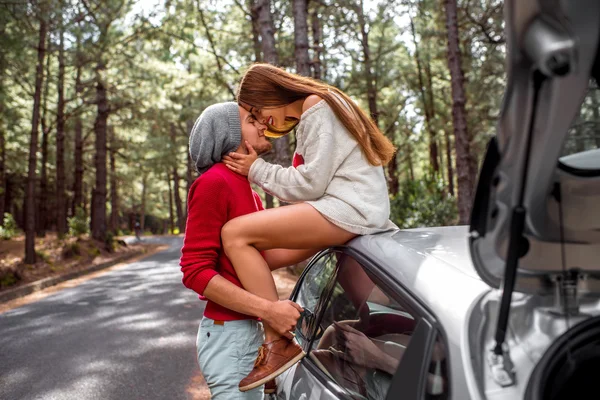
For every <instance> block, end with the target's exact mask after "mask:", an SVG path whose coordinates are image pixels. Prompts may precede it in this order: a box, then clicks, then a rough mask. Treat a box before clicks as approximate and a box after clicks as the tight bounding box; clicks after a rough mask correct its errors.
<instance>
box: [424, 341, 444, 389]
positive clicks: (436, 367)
mask: <svg viewBox="0 0 600 400" xmlns="http://www.w3.org/2000/svg"><path fill="white" fill-rule="evenodd" d="M447 359H448V357H447V355H446V346H445V344H444V340H443V338H442V336H441V335H440V334H438V335H437V339H436V341H435V344H434V346H433V350H432V352H431V361H430V363H429V370H428V371H427V381H426V390H425V399H427V400H446V399H447V398H448V394H449V389H448V382H449V380H448V362H447Z"/></svg>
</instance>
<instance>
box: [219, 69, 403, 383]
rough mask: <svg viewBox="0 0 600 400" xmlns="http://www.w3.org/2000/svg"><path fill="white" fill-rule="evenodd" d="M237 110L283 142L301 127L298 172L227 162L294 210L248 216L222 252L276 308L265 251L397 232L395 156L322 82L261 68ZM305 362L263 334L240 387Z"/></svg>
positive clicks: (274, 336) (242, 90)
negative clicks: (391, 192)
mask: <svg viewBox="0 0 600 400" xmlns="http://www.w3.org/2000/svg"><path fill="white" fill-rule="evenodd" d="M238 103H239V104H240V105H241V106H242V107H244V108H246V109H247V110H248V111H250V112H251V113H252V114H254V115H255V117H256V118H257V120H258V121H260V122H262V123H264V124H266V125H267V131H266V132H265V135H267V136H271V137H281V136H283V135H285V134H287V133H289V132H290V131H292V129H294V128H295V127H297V128H298V129H297V131H296V141H297V147H296V152H295V154H294V162H293V166H291V167H288V168H284V167H282V166H280V165H275V164H270V163H268V162H266V161H264V160H263V159H259V158H257V155H256V153H255V152H254V151H253V149H252V147H251V146H249V145H248V144H247V147H248V150H249V154H248V155H240V154H237V153H232V154H230V155H229V157H225V158H224V162H225V164H226V165H227V166H228V167H229V168H230V169H231V170H233V171H235V172H237V173H240V174H242V175H247V176H248V178H249V180H250V181H251V182H253V183H255V184H257V185H258V186H260V187H261V188H262V189H263V190H264V191H265V192H268V193H270V194H272V195H274V196H276V197H277V198H279V199H280V200H282V201H284V202H287V203H296V204H293V205H289V206H285V207H279V208H276V209H270V210H265V211H261V212H257V213H254V214H250V215H246V216H242V217H240V218H236V219H233V220H231V221H230V222H228V223H227V224H226V225H225V226H224V227H223V230H222V231H221V237H222V240H223V248H224V250H225V253H226V255H227V257H229V259H230V260H231V263H232V264H233V266H234V268H235V271H236V273H237V275H238V277H239V279H240V281H241V282H242V284H243V285H244V288H245V289H246V290H248V291H249V292H251V293H254V294H256V295H259V296H262V297H264V298H267V299H270V300H277V299H278V295H277V290H276V287H275V283H274V281H273V277H272V275H271V271H270V270H269V267H268V265H267V263H266V262H265V260H264V259H263V257H262V256H261V254H260V251H263V250H267V249H274V248H288V249H319V248H326V247H329V246H334V245H341V244H344V243H346V242H347V241H349V240H350V239H352V238H354V237H355V236H357V235H367V234H372V233H377V232H382V231H385V230H389V229H393V228H395V225H394V224H393V223H391V221H389V213H390V204H389V197H388V191H387V185H386V179H385V175H384V172H383V166H384V165H385V164H387V163H388V162H389V160H390V159H391V158H392V157H393V155H394V152H395V148H394V146H393V145H392V143H391V142H390V141H389V139H388V138H386V137H385V136H384V135H383V134H382V133H381V131H380V130H379V129H378V128H377V126H376V125H375V123H374V122H373V121H372V120H371V119H370V118H369V117H368V116H367V115H366V113H365V112H364V111H363V110H361V109H360V108H359V107H358V106H357V105H356V104H355V103H354V102H353V101H352V100H351V99H350V98H349V97H348V96H347V95H346V94H344V93H343V92H341V91H340V90H338V89H336V88H334V87H332V86H329V85H326V84H324V83H321V82H318V81H315V80H312V79H310V78H305V77H302V76H298V75H294V74H290V73H288V72H285V71H284V70H282V69H280V68H277V67H274V66H271V65H268V64H256V65H253V66H252V67H250V68H249V70H248V71H247V72H246V73H245V74H244V77H243V78H242V81H241V83H240V87H239V91H238ZM303 356H304V352H303V351H302V349H301V348H300V346H299V345H298V344H297V343H296V342H295V341H294V340H290V339H288V338H286V337H282V336H280V335H279V334H278V333H277V332H275V331H274V330H273V329H271V328H270V327H269V326H265V343H264V344H263V346H262V347H261V349H259V356H258V358H257V360H256V363H255V367H254V370H253V371H252V372H251V373H250V375H248V376H247V377H246V378H245V379H244V380H242V381H241V382H240V390H242V391H246V390H250V389H252V388H254V387H256V386H259V385H261V384H263V383H265V382H267V381H268V380H270V379H272V378H274V377H276V376H277V375H279V374H281V373H282V372H284V371H285V370H286V369H288V368H289V367H291V366H292V365H293V364H294V363H295V362H297V361H299V360H300V359H301V358H302V357H303Z"/></svg>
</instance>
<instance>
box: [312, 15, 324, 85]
mask: <svg viewBox="0 0 600 400" xmlns="http://www.w3.org/2000/svg"><path fill="white" fill-rule="evenodd" d="M310 19H311V24H312V38H313V59H312V69H313V78H315V79H321V50H322V44H321V41H322V32H321V21H320V20H319V6H318V5H315V6H314V8H313V12H312V14H311V17H310Z"/></svg>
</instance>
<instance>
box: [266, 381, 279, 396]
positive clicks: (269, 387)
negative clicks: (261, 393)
mask: <svg viewBox="0 0 600 400" xmlns="http://www.w3.org/2000/svg"><path fill="white" fill-rule="evenodd" d="M275 392H277V384H276V383H275V379H271V380H270V381H267V383H265V394H273V393H275Z"/></svg>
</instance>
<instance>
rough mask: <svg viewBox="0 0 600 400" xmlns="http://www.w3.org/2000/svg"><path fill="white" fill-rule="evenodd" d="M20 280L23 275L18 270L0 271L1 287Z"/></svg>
mask: <svg viewBox="0 0 600 400" xmlns="http://www.w3.org/2000/svg"><path fill="white" fill-rule="evenodd" d="M20 280H21V277H20V276H19V274H18V272H16V271H13V270H7V271H0V288H3V287H9V286H12V285H14V284H15V283H17V282H18V281H20Z"/></svg>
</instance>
